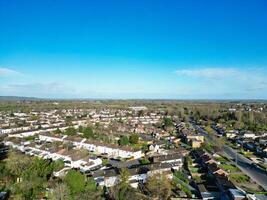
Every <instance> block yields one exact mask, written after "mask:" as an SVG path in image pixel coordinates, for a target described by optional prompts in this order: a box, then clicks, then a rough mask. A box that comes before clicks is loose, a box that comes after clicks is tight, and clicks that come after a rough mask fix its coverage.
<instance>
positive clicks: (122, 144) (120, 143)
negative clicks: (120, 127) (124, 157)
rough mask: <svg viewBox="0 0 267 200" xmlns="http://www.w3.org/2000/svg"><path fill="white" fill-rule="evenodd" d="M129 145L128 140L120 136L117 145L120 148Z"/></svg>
mask: <svg viewBox="0 0 267 200" xmlns="http://www.w3.org/2000/svg"><path fill="white" fill-rule="evenodd" d="M128 144H129V138H128V137H127V136H125V135H124V136H121V137H120V140H119V145H120V146H126V145H128Z"/></svg>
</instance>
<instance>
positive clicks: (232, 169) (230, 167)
mask: <svg viewBox="0 0 267 200" xmlns="http://www.w3.org/2000/svg"><path fill="white" fill-rule="evenodd" d="M219 167H220V168H222V169H223V170H225V171H230V172H238V171H240V170H239V169H238V168H237V167H236V166H233V165H226V164H222V165H219Z"/></svg>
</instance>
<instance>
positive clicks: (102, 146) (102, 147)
mask: <svg viewBox="0 0 267 200" xmlns="http://www.w3.org/2000/svg"><path fill="white" fill-rule="evenodd" d="M39 139H40V140H41V141H46V142H56V141H59V142H64V141H65V142H70V143H72V144H73V145H74V146H75V147H77V148H84V149H86V150H88V151H90V152H93V153H95V154H102V155H107V156H108V157H112V158H134V159H138V158H141V157H142V152H141V150H134V149H133V148H131V147H119V146H117V145H113V144H108V143H101V142H99V141H93V140H88V139H85V138H81V137H79V136H66V135H52V134H50V133H43V134H40V135H39Z"/></svg>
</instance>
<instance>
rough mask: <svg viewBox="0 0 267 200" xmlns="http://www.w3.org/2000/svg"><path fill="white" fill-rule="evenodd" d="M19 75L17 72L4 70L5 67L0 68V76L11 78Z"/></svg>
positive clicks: (8, 69)
mask: <svg viewBox="0 0 267 200" xmlns="http://www.w3.org/2000/svg"><path fill="white" fill-rule="evenodd" d="M18 74H20V73H19V72H18V71H16V70H13V69H10V68H6V67H0V76H13V75H18Z"/></svg>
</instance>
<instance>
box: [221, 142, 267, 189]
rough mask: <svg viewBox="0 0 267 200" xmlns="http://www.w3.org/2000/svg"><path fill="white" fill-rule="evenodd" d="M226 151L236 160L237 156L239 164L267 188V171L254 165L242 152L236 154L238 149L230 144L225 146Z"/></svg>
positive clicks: (246, 172)
mask: <svg viewBox="0 0 267 200" xmlns="http://www.w3.org/2000/svg"><path fill="white" fill-rule="evenodd" d="M223 151H224V153H226V154H227V155H228V156H229V157H230V158H232V159H233V160H234V161H235V160H236V158H237V166H238V167H239V168H240V169H241V170H242V171H243V172H244V173H245V174H247V175H248V176H249V177H251V178H252V179H253V180H254V181H255V182H257V183H258V184H259V185H260V186H262V187H263V188H264V189H265V190H266V189H267V173H266V171H264V170H262V169H260V168H258V167H257V166H254V165H252V161H251V160H249V159H247V158H246V157H244V156H243V155H241V154H236V151H235V150H234V149H232V148H231V147H229V146H226V145H225V146H224V147H223Z"/></svg>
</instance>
